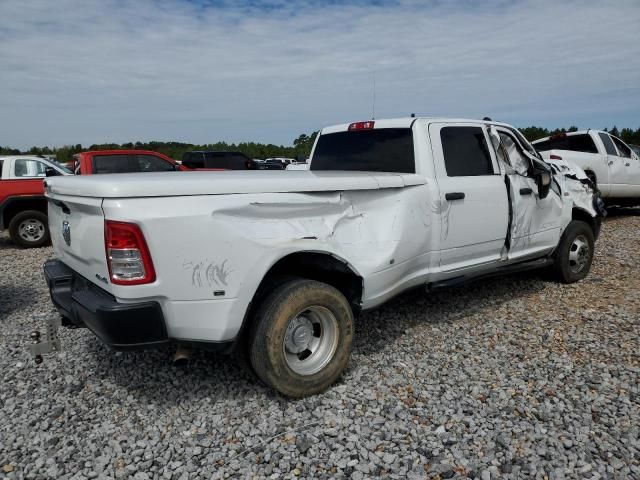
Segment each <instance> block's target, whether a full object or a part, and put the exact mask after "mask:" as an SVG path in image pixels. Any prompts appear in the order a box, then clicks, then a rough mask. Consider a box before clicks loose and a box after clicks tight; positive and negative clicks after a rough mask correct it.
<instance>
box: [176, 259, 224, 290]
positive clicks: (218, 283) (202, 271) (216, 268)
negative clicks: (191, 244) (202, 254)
mask: <svg viewBox="0 0 640 480" xmlns="http://www.w3.org/2000/svg"><path fill="white" fill-rule="evenodd" d="M182 267H183V268H184V269H185V270H186V271H188V272H189V274H190V278H191V285H193V286H194V287H198V288H202V287H227V286H228V282H229V276H230V274H231V270H230V269H229V265H228V261H227V260H223V261H222V263H217V262H216V261H210V260H208V259H204V260H201V261H184V262H183V264H182Z"/></svg>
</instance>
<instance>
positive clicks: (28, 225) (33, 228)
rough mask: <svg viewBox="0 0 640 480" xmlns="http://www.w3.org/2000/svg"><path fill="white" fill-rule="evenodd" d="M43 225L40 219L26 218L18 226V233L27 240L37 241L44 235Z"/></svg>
mask: <svg viewBox="0 0 640 480" xmlns="http://www.w3.org/2000/svg"><path fill="white" fill-rule="evenodd" d="M45 232H46V230H45V226H44V223H42V222H41V221H40V220H36V219H35V218H28V219H27V220H23V221H22V222H21V223H20V225H19V226H18V235H20V238H23V239H24V240H26V241H27V242H37V241H39V240H42V238H43V237H44V235H45Z"/></svg>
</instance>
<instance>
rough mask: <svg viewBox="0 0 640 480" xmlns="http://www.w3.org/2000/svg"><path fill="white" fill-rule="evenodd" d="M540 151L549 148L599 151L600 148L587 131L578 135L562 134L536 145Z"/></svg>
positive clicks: (589, 151)
mask: <svg viewBox="0 0 640 480" xmlns="http://www.w3.org/2000/svg"><path fill="white" fill-rule="evenodd" d="M534 147H535V148H536V150H538V151H539V152H546V151H548V150H570V151H572V152H583V153H598V148H597V147H596V144H595V143H594V141H593V138H591V135H589V134H587V133H581V134H578V135H562V136H558V137H554V138H550V139H549V140H545V141H544V142H539V143H536V144H535V145H534Z"/></svg>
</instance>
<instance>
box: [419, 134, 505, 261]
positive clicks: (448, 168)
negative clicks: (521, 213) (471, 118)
mask: <svg viewBox="0 0 640 480" xmlns="http://www.w3.org/2000/svg"><path fill="white" fill-rule="evenodd" d="M429 136H430V139H431V145H432V153H433V158H434V168H435V173H436V181H437V182H438V187H439V190H440V194H439V195H440V199H439V201H438V203H437V205H436V206H435V209H436V212H437V213H438V214H439V216H440V222H441V234H440V245H441V255H440V267H441V269H442V270H443V271H445V272H446V271H456V270H464V269H466V268H472V267H475V266H479V265H482V264H491V263H494V262H497V261H500V259H501V258H502V253H503V252H502V251H503V248H504V244H505V238H506V235H507V230H508V223H509V203H508V196H507V189H506V186H505V182H504V177H503V175H502V174H501V173H500V169H499V167H498V164H497V160H496V158H495V155H494V154H493V151H492V149H490V148H489V138H488V135H487V131H486V127H485V126H484V125H482V124H478V123H432V124H430V125H429Z"/></svg>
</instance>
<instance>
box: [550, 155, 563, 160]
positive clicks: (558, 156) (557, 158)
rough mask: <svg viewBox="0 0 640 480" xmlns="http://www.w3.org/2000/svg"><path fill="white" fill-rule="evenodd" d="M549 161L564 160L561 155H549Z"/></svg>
mask: <svg viewBox="0 0 640 480" xmlns="http://www.w3.org/2000/svg"><path fill="white" fill-rule="evenodd" d="M549 160H562V157H561V156H560V155H549Z"/></svg>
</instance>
